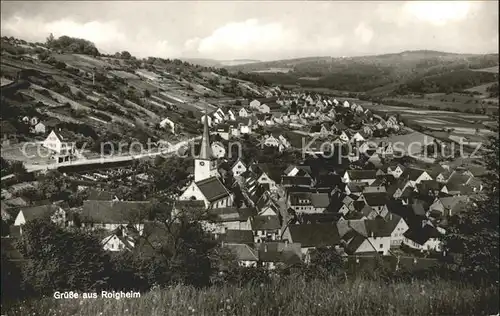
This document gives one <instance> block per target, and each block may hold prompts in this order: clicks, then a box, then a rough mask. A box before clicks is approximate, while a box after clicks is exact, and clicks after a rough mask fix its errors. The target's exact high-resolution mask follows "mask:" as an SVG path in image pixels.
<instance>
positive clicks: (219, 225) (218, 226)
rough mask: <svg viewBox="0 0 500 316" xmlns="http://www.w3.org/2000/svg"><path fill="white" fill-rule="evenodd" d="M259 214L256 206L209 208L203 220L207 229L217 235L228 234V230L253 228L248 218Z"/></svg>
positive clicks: (203, 224) (202, 222)
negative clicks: (247, 207)
mask: <svg viewBox="0 0 500 316" xmlns="http://www.w3.org/2000/svg"><path fill="white" fill-rule="evenodd" d="M255 215H257V213H256V210H255V209H254V208H249V209H246V208H245V209H241V210H240V209H238V208H236V207H232V206H231V207H221V208H212V209H209V210H207V212H206V219H203V220H201V221H200V222H201V224H202V226H203V229H204V230H205V231H208V232H210V233H212V234H214V235H216V236H218V235H221V234H226V233H227V231H228V230H251V227H250V223H249V221H248V219H249V218H250V217H251V216H255Z"/></svg>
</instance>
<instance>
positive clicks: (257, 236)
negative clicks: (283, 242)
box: [248, 215, 281, 243]
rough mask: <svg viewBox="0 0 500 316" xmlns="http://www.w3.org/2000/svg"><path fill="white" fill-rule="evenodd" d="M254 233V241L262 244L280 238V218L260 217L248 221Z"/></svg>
mask: <svg viewBox="0 0 500 316" xmlns="http://www.w3.org/2000/svg"><path fill="white" fill-rule="evenodd" d="M248 221H249V223H250V227H251V228H252V231H253V233H254V241H255V242H256V243H261V242H265V241H274V240H278V239H279V238H280V229H281V223H280V220H279V217H278V216H272V215H258V216H253V217H250V218H249V219H248Z"/></svg>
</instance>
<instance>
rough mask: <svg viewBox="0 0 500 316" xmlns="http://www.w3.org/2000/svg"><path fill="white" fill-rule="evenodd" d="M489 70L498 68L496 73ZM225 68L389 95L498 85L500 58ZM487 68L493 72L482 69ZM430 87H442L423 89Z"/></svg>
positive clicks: (415, 55) (277, 80) (426, 54)
mask: <svg viewBox="0 0 500 316" xmlns="http://www.w3.org/2000/svg"><path fill="white" fill-rule="evenodd" d="M489 67H496V71H495V68H489ZM225 68H226V69H228V70H229V71H230V72H238V71H243V72H256V73H258V74H259V75H260V76H262V77H263V78H264V79H265V80H267V81H268V82H269V83H274V84H284V85H295V86H301V87H303V88H328V89H333V90H342V91H350V92H362V93H365V94H368V95H377V96H380V95H382V96H387V95H401V94H407V93H432V92H449V91H450V90H453V91H458V90H464V89H470V88H473V87H475V86H479V85H482V84H485V83H491V82H494V81H497V79H498V54H484V55H479V54H456V53H447V52H438V51H430V50H418V51H404V52H401V53H395V54H384V55H374V56H359V57H341V58H333V57H308V58H298V59H289V60H278V61H272V62H261V63H251V64H245V65H237V66H230V67H225ZM482 68H489V69H488V70H486V71H484V72H483V71H478V70H481V69H482ZM276 69H279V70H280V71H276ZM473 70H474V71H473ZM453 72H457V73H456V75H455V74H453ZM450 77H454V78H455V79H454V83H453V85H451V86H450V85H448V84H446V82H447V81H448V80H449V78H450ZM426 83H429V85H430V86H433V85H436V86H437V87H435V88H432V89H425V88H424V89H422V86H425V84H426Z"/></svg>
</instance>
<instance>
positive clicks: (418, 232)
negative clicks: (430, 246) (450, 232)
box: [403, 225, 441, 245]
mask: <svg viewBox="0 0 500 316" xmlns="http://www.w3.org/2000/svg"><path fill="white" fill-rule="evenodd" d="M403 235H404V236H405V237H406V238H408V239H410V240H412V241H414V242H416V243H417V244H419V245H423V244H425V243H426V242H427V241H428V240H429V239H430V238H438V237H439V236H440V235H441V234H440V233H439V231H438V230H437V229H436V228H435V227H433V226H431V225H425V226H424V227H422V226H417V225H414V226H412V227H410V228H409V229H408V230H407V231H406V232H405V233H404V234H403Z"/></svg>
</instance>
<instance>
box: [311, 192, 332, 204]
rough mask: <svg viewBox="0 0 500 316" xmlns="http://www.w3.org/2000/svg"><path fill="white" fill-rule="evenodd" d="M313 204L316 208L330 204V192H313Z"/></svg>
mask: <svg viewBox="0 0 500 316" xmlns="http://www.w3.org/2000/svg"><path fill="white" fill-rule="evenodd" d="M311 204H312V205H313V206H314V207H316V208H326V207H327V206H328V205H329V204H330V198H329V196H328V193H312V194H311Z"/></svg>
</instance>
